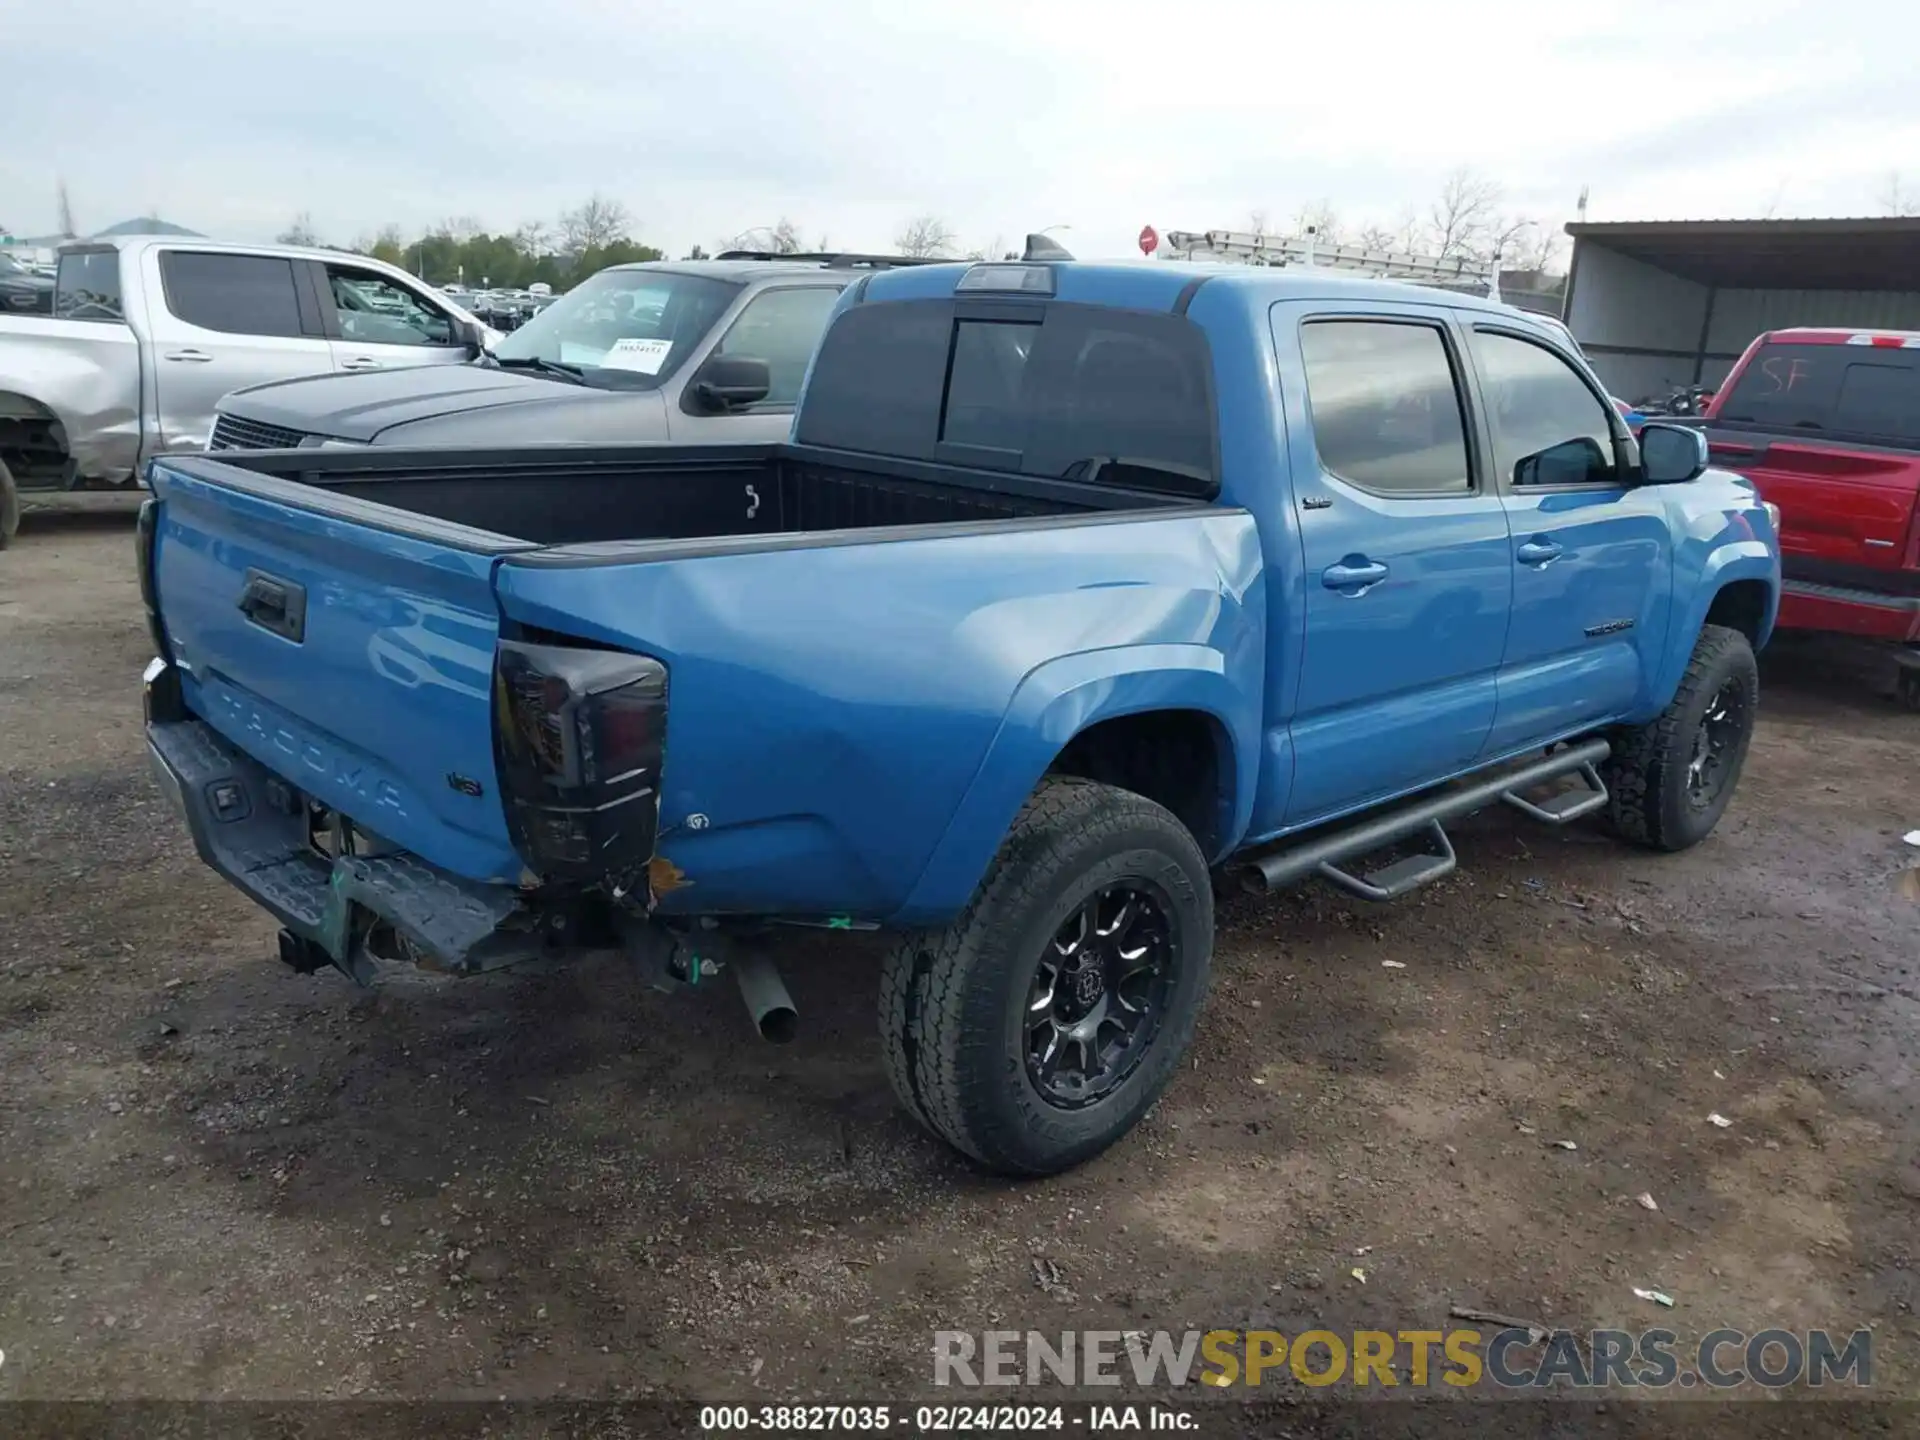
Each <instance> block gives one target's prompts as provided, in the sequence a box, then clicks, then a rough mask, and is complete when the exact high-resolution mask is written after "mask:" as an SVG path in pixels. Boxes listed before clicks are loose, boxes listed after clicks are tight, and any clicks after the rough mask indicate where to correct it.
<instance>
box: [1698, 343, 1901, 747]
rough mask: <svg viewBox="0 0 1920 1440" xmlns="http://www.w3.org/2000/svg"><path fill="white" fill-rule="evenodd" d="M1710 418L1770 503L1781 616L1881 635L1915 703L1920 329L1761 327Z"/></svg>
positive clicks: (1719, 454) (1711, 437)
mask: <svg viewBox="0 0 1920 1440" xmlns="http://www.w3.org/2000/svg"><path fill="white" fill-rule="evenodd" d="M1706 428H1707V441H1708V447H1709V450H1710V453H1711V455H1712V457H1713V461H1714V463H1715V464H1716V465H1721V466H1724V467H1725V468H1727V469H1729V470H1734V471H1737V472H1739V473H1740V474H1742V475H1745V476H1746V477H1747V478H1748V479H1750V480H1751V481H1753V483H1754V485H1755V487H1756V488H1758V490H1759V491H1760V494H1761V497H1762V498H1763V499H1766V500H1768V501H1771V502H1772V503H1773V504H1774V505H1777V506H1778V507H1779V508H1780V552H1781V554H1780V563H1781V573H1782V575H1783V576H1784V580H1785V583H1784V585H1783V586H1782V590H1781V598H1780V620H1779V625H1780V628H1781V629H1790V630H1819V631H1826V632H1829V633H1834V634H1843V635H1852V636H1859V637H1862V638H1865V639H1870V640H1880V641H1887V642H1891V643H1892V645H1893V646H1894V647H1896V648H1895V649H1894V652H1893V654H1894V658H1895V659H1896V661H1898V662H1899V671H1898V674H1899V694H1900V697H1901V699H1902V700H1903V701H1904V702H1905V703H1906V704H1907V705H1908V706H1909V707H1910V708H1913V709H1920V503H1916V500H1920V333H1917V332H1912V331H1886V330H1833V329H1801V330H1773V331H1769V332H1768V333H1766V334H1764V335H1761V336H1760V337H1759V338H1757V339H1756V340H1755V341H1754V342H1753V343H1752V344H1751V345H1749V346H1748V347H1747V351H1746V353H1745V354H1744V355H1742V356H1741V357H1740V362H1739V364H1737V365H1736V366H1734V369H1733V373H1732V374H1731V375H1729V376H1728V377H1727V383H1726V384H1725V385H1723V386H1721V387H1720V391H1719V393H1718V394H1717V395H1715V396H1714V399H1713V403H1712V404H1711V405H1710V406H1709V407H1708V409H1707V415H1706Z"/></svg>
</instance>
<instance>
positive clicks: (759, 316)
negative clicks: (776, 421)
mask: <svg viewBox="0 0 1920 1440" xmlns="http://www.w3.org/2000/svg"><path fill="white" fill-rule="evenodd" d="M839 298H840V290H839V288H838V287H837V286H825V285H813V286H807V287H804V288H798V289H789V290H767V291H763V292H762V293H760V294H759V295H756V296H755V297H754V298H753V299H752V300H750V301H748V302H747V308H746V309H744V310H742V311H741V312H740V318H739V319H738V320H735V321H734V322H733V325H732V327H731V328H730V329H729V330H728V331H727V333H726V334H725V335H724V336H723V337H722V338H721V341H720V344H719V345H718V346H717V347H716V348H715V350H714V353H715V354H716V355H744V356H748V357H750V358H752V359H755V360H764V361H766V362H767V371H768V374H769V376H770V377H771V379H772V382H773V383H772V384H771V386H769V388H768V390H767V398H766V399H765V400H764V401H762V402H761V403H762V404H763V405H791V404H793V402H794V400H795V399H796V398H797V397H798V396H799V394H800V381H801V379H802V378H803V377H804V376H805V375H806V373H807V361H809V360H811V359H812V358H813V350H814V347H815V346H816V345H818V344H819V343H820V332H821V331H822V330H825V329H826V328H827V316H828V315H830V314H832V313H833V307H834V303H835V302H836V301H837V300H839Z"/></svg>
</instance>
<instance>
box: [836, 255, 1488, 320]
mask: <svg viewBox="0 0 1920 1440" xmlns="http://www.w3.org/2000/svg"><path fill="white" fill-rule="evenodd" d="M980 264H989V265H994V266H1003V267H1004V268H1007V269H1010V270H1011V269H1020V268H1024V267H1033V266H1044V267H1045V268H1047V269H1049V270H1051V271H1052V272H1053V293H1052V298H1054V299H1057V300H1066V301H1077V302H1080V303H1082V304H1092V305H1111V306H1116V307H1122V308H1126V309H1134V310H1172V309H1174V308H1175V307H1176V306H1177V305H1178V304H1179V302H1180V297H1181V296H1182V294H1183V293H1186V292H1189V291H1198V290H1199V289H1200V288H1201V287H1203V286H1204V287H1205V288H1206V290H1207V291H1208V292H1209V293H1212V292H1215V291H1216V289H1217V290H1224V291H1227V292H1229V293H1231V294H1234V295H1238V296H1242V297H1244V298H1245V301H1246V303H1248V304H1253V305H1260V306H1265V305H1270V304H1272V303H1273V302H1275V301H1278V300H1340V299H1351V300H1355V301H1361V300H1399V301H1402V302H1404V303H1406V304H1410V305H1439V306H1445V307H1447V308H1449V309H1459V310H1482V311H1485V312H1486V313H1488V314H1490V315H1500V316H1503V317H1508V318H1511V317H1512V316H1514V315H1515V314H1520V313H1524V312H1520V311H1516V310H1515V309H1514V307H1512V306H1511V305H1504V304H1501V303H1499V302H1497V301H1492V300H1486V299H1483V298H1481V297H1479V296H1475V295H1462V294H1460V293H1458V292H1456V291H1452V290H1438V289H1435V288H1434V287H1432V286H1428V285H1413V284H1409V283H1407V282H1405V281H1400V280H1374V279H1368V278H1364V277H1359V276H1353V275H1345V274H1342V273H1340V272H1338V271H1333V270H1313V269H1305V268H1300V269H1296V268H1293V267H1286V268H1281V267H1278V266H1268V265H1227V264H1213V263H1197V262H1187V261H1179V262H1176V261H1166V260H1161V261H1154V260H1114V261H1091V260H1071V261H1004V262H1002V261H988V262H979V261H976V262H964V261H963V262H959V263H954V264H943V265H926V266H918V267H915V268H913V269H902V270H885V271H880V272H877V273H875V274H873V275H872V277H871V278H870V279H868V280H867V281H866V284H865V295H864V298H865V299H867V300H870V301H872V300H933V299H946V298H949V297H951V296H953V295H954V294H955V293H956V290H957V287H958V286H959V284H960V281H961V278H962V277H963V276H965V275H966V274H967V272H968V271H970V270H972V269H974V268H975V266H976V265H980ZM959 293H962V294H966V293H972V294H974V295H975V296H976V297H977V298H979V299H983V300H984V299H990V298H996V297H998V298H1006V297H1007V296H1008V295H1009V294H1012V293H1016V292H1007V291H997V290H995V291H989V290H981V291H976V292H959ZM1189 298H1191V296H1189Z"/></svg>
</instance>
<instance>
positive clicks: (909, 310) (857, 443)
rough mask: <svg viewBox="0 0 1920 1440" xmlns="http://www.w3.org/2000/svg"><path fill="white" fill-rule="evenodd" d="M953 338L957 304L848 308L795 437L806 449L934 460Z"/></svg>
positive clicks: (828, 339)
mask: <svg viewBox="0 0 1920 1440" xmlns="http://www.w3.org/2000/svg"><path fill="white" fill-rule="evenodd" d="M952 339H953V304H952V302H951V301H944V300H925V301H902V302H899V303H897V304H891V305H856V306H854V307H853V308H852V309H851V310H848V311H846V312H845V313H844V314H842V315H841V316H840V317H839V318H838V319H836V320H835V321H834V322H833V325H832V326H831V328H829V329H828V331H827V333H826V336H825V337H824V338H823V339H822V340H821V342H820V356H819V358H818V359H817V360H815V361H814V363H813V379H812V380H811V381H810V382H809V383H808V385H807V403H806V404H804V405H802V406H801V407H800V414H799V423H798V426H797V428H796V437H797V438H798V439H799V440H800V442H801V443H802V444H805V445H824V446H827V447H829V448H833V449H842V450H861V451H865V452H868V453H870V454H874V455H903V456H907V457H910V458H917V459H921V460H930V459H932V458H933V443H934V437H935V433H936V432H937V430H938V429H939V425H940V397H941V394H942V392H943V390H944V389H945V387H946V370H947V346H948V345H949V344H950V343H951V342H952Z"/></svg>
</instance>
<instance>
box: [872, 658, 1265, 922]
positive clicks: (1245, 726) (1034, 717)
mask: <svg viewBox="0 0 1920 1440" xmlns="http://www.w3.org/2000/svg"><path fill="white" fill-rule="evenodd" d="M1154 710H1196V711H1199V712H1201V713H1203V714H1205V715H1207V716H1209V717H1211V718H1212V720H1213V721H1214V722H1215V723H1216V724H1217V725H1218V726H1219V727H1220V731H1221V733H1222V734H1223V735H1224V736H1225V737H1226V739H1227V743H1228V746H1229V749H1230V753H1228V754H1225V755H1223V756H1222V757H1221V759H1222V762H1223V763H1222V766H1221V775H1220V786H1221V791H1222V796H1223V799H1224V800H1225V801H1226V802H1227V803H1228V804H1229V805H1230V806H1231V822H1230V823H1229V824H1228V825H1227V826H1226V827H1225V829H1224V831H1223V833H1222V835H1221V838H1220V843H1219V847H1218V848H1219V855H1213V856H1209V857H1208V858H1209V859H1211V860H1217V859H1218V858H1220V855H1224V854H1227V853H1230V852H1231V851H1232V850H1233V848H1234V847H1235V846H1236V845H1237V844H1238V843H1239V839H1240V836H1241V835H1243V834H1244V833H1245V831H1246V827H1247V822H1248V819H1249V817H1250V815H1251V812H1252V809H1253V786H1252V783H1251V777H1252V776H1253V775H1255V774H1256V773H1258V767H1259V736H1260V714H1261V711H1260V696H1259V694H1258V693H1257V692H1256V693H1251V694H1250V693H1248V692H1246V691H1244V690H1242V689H1241V688H1239V687H1238V686H1236V685H1235V683H1234V681H1233V680H1232V679H1231V678H1230V675H1229V669H1228V657H1227V656H1226V655H1225V654H1223V653H1222V652H1221V651H1219V650H1215V649H1213V648H1211V647H1209V646H1206V645H1194V644H1156V645H1128V646H1119V647H1115V648H1112V649H1104V650H1089V651H1082V652H1080V653H1078V654H1074V655H1066V656H1062V657H1060V658H1059V659H1056V660H1050V661H1048V662H1047V663H1045V664H1044V665H1040V666H1038V667H1036V668H1035V669H1034V670H1032V671H1030V672H1029V673H1028V674H1027V676H1026V678H1025V679H1023V680H1022V681H1021V682H1020V685H1019V687H1018V688H1017V689H1016V690H1015V691H1014V693H1013V697H1012V700H1011V701H1010V702H1009V704H1008V706H1007V709H1006V713H1005V714H1004V715H1003V716H1002V717H1001V722H1000V728H999V730H998V731H997V732H996V733H995V735H994V737H993V740H992V742H991V743H990V744H989V745H988V746H987V751H986V754H985V755H983V756H982V757H981V760H980V765H979V768H978V769H977V770H976V771H975V772H974V777H973V779H972V781H971V782H970V783H969V785H968V786H967V790H966V793H965V794H964V795H963V796H962V797H961V800H960V804H959V806H958V808H956V809H955V811H954V813H953V816H952V818H951V819H950V820H949V821H948V822H947V827H946V830H945V832H944V833H943V834H942V835H941V837H940V840H939V842H938V843H937V844H936V845H935V846H934V849H933V853H932V855H931V856H929V857H928V860H927V863H926V865H925V867H924V868H923V869H922V870H921V872H920V877H919V879H918V880H917V881H916V882H915V884H914V887H913V890H912V892H911V893H910V894H909V895H908V897H907V900H906V902H905V904H903V905H902V906H901V908H900V909H899V910H898V911H897V912H896V913H895V914H894V915H892V916H890V917H888V923H890V924H896V925H926V924H936V923H940V922H942V921H944V920H946V919H947V918H949V917H951V916H952V915H954V914H956V913H957V912H958V911H959V910H960V909H961V908H962V907H963V906H964V905H965V904H966V903H967V900H968V898H969V897H970V896H971V895H972V894H973V891H974V889H975V887H976V886H978V884H979V883H980V877H981V876H982V875H983V874H985V873H986V869H987V866H988V865H989V864H990V863H991V862H992V860H993V856H994V853H995V852H996V851H997V850H998V849H999V848H1000V844H1001V842H1002V841H1003V840H1004V839H1005V838H1006V834H1007V830H1008V827H1010V826H1011V825H1012V824H1013V820H1014V817H1015V816H1016V815H1017V814H1019V811H1020V807H1021V805H1023V804H1024V803H1025V802H1026V799H1027V797H1028V796H1029V795H1031V794H1032V793H1033V791H1034V787H1035V786H1037V785H1038V784H1039V783H1040V780H1041V778H1042V777H1043V776H1044V775H1045V774H1046V773H1047V770H1048V768H1049V767H1050V766H1051V765H1052V764H1053V762H1054V761H1055V760H1056V759H1057V758H1058V757H1059V754H1060V752H1061V751H1062V750H1063V749H1065V748H1066V746H1067V744H1068V742H1069V741H1071V740H1072V739H1073V737H1074V736H1076V735H1078V734H1079V733H1080V732H1081V731H1083V730H1085V729H1087V728H1088V727H1089V726H1091V725H1097V724H1099V723H1100V722H1101V721H1103V720H1113V719H1117V718H1119V717H1121V716H1124V715H1137V714H1144V713H1146V712H1149V711H1154Z"/></svg>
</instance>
